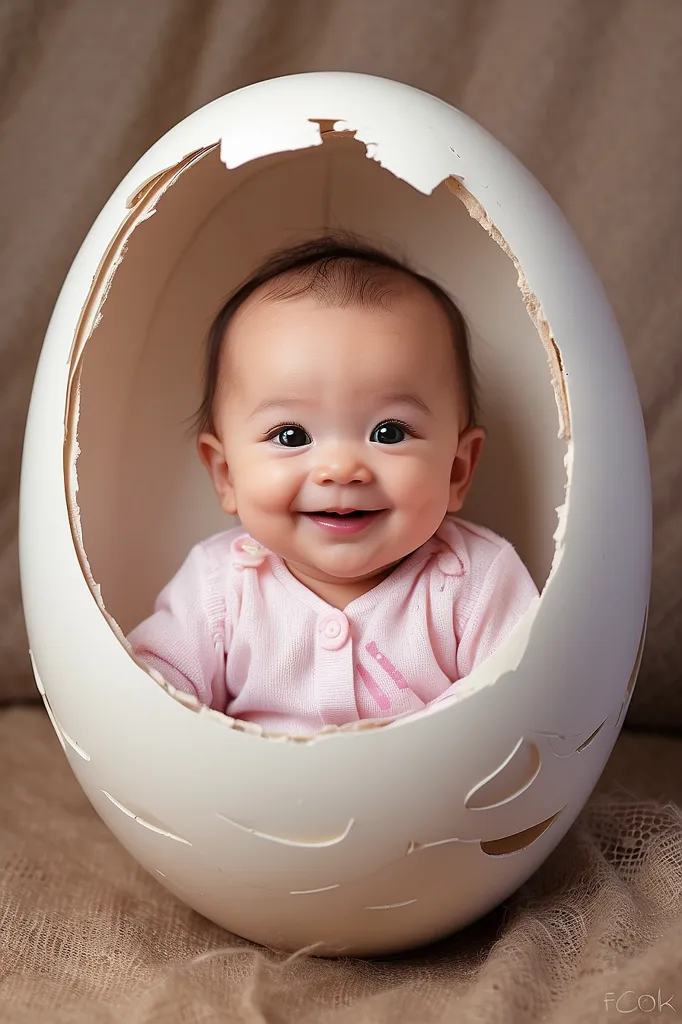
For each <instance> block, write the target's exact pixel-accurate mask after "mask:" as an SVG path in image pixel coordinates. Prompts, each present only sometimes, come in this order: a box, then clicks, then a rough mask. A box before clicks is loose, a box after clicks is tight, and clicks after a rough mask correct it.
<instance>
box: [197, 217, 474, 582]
mask: <svg viewBox="0 0 682 1024" xmlns="http://www.w3.org/2000/svg"><path fill="white" fill-rule="evenodd" d="M197 426H198V431H197V432H198V435H199V436H198V448H199V454H200V456H201V459H202V461H203V462H204V464H205V466H206V467H207V469H208V471H209V473H210V475H211V479H212V482H213V486H214V488H215V490H216V493H217V495H218V497H219V499H220V503H221V506H222V508H223V510H224V511H225V512H226V513H229V514H232V515H234V514H238V515H239V517H240V519H241V522H242V524H243V525H244V527H245V529H246V530H247V531H248V532H249V533H250V534H251V535H252V536H253V537H255V538H256V540H258V541H260V543H261V544H263V545H264V546H265V547H267V548H269V549H270V550H271V551H274V552H275V553H277V554H278V555H279V556H280V557H281V558H283V559H284V560H285V562H286V563H287V564H288V565H289V567H290V569H291V570H292V571H293V572H295V574H296V575H297V576H298V577H299V578H301V579H305V578H309V579H314V580H319V581H323V582H327V583H334V582H339V583H341V582H343V583H350V582H359V581H362V580H369V579H374V578H375V577H380V576H382V574H383V575H385V574H387V573H388V572H389V571H390V569H391V568H392V567H393V566H395V565H396V564H397V563H398V562H400V561H401V560H402V559H403V558H405V556H406V555H408V554H410V552H412V551H414V550H415V549H416V548H418V547H420V546H421V545H422V544H423V543H424V542H425V541H427V540H428V539H429V538H430V537H431V536H432V535H433V534H434V533H435V532H436V530H437V529H438V527H439V526H440V524H441V522H442V520H443V518H444V516H445V515H446V513H447V512H458V511H459V510H460V508H461V507H462V504H463V502H464V498H465V496H466V493H467V491H468V489H469V486H470V484H471V480H472V477H473V473H474V470H475V468H476V464H477V462H478V459H479V456H480V452H481V448H482V444H483V439H484V432H483V430H482V429H481V428H480V427H479V426H477V425H476V395H475V382H474V373H473V369H472V363H471V357H470V354H469V347H468V336H467V330H466V325H465V322H464V319H463V317H462V315H461V313H460V312H459V310H458V309H457V307H456V306H455V304H454V303H453V302H452V300H451V299H450V298H449V296H448V295H446V293H445V292H444V291H443V290H442V289H441V288H439V287H438V286H437V285H436V284H434V283H433V282H432V281H430V280H428V279H427V278H424V277H422V276H420V275H419V274H416V273H415V272H413V271H412V270H410V269H409V268H407V267H406V266H404V265H402V264H401V263H400V262H398V261H397V260H395V259H393V258H392V257H390V256H387V255H385V254H384V253H382V252H379V251H377V250H375V249H373V248H371V247H369V246H367V245H365V244H364V243H360V242H356V241H355V240H354V239H353V238H349V237H347V236H343V237H341V238H338V237H325V238H322V239H317V240H315V241H313V242H308V243H304V244H303V245H299V246H296V247H294V248H291V249H288V250H286V251H284V252H281V253H277V254H276V255H275V256H273V257H271V258H270V259H269V260H268V261H267V262H266V263H265V264H264V265H263V266H262V267H261V268H260V269H259V270H258V271H257V272H256V273H255V274H254V275H253V276H252V277H251V278H250V279H249V281H247V282H246V284H244V285H243V286H242V287H241V288H240V289H239V290H238V291H237V292H236V293H235V294H234V295H233V296H232V297H231V298H230V299H229V300H228V301H227V302H226V303H225V305H224V306H223V308H222V309H221V310H220V312H219V313H218V315H217V316H216V318H215V320H214V322H213V326H212V329H211V332H210V335H209V343H208V351H207V362H206V373H205V391H204V399H203V402H202V405H201V408H200V410H199V414H198V417H197ZM348 510H352V511H353V513H355V514H351V515H350V517H346V515H344V514H343V513H347V512H348ZM315 514H317V515H315Z"/></svg>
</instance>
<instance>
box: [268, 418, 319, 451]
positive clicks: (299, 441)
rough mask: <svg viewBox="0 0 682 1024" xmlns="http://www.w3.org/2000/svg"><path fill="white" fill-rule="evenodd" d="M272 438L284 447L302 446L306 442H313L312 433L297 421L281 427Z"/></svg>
mask: <svg viewBox="0 0 682 1024" xmlns="http://www.w3.org/2000/svg"><path fill="white" fill-rule="evenodd" d="M270 440H271V441H276V442H277V444H280V445H281V446H282V447H283V448H302V447H303V446H304V445H306V444H312V438H311V437H310V434H308V432H307V431H305V430H304V429H303V427H299V426H298V424H297V423H292V424H290V425H289V426H286V427H280V429H279V430H278V431H277V433H276V434H271V435H270Z"/></svg>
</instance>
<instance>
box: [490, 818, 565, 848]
mask: <svg viewBox="0 0 682 1024" xmlns="http://www.w3.org/2000/svg"><path fill="white" fill-rule="evenodd" d="M563 809H564V808H563V807H562V808H561V809H560V810H558V811H556V813H555V814H552V815H551V816H550V817H549V818H545V820H544V821H540V822H538V824H537V825H531V827H530V828H525V829H523V831H522V832H515V833H514V834H513V835H511V836H503V837H502V838H501V839H488V840H485V841H484V842H481V850H482V851H483V853H486V854H488V856H489V857H505V856H508V855H509V854H511V853H519V852H520V851H521V850H525V849H526V848H527V847H528V846H530V845H531V843H534V842H536V841H537V840H538V839H539V838H540V836H542V835H544V833H545V832H546V831H547V829H548V828H549V827H550V826H551V825H552V824H553V822H554V821H556V819H557V818H558V817H559V815H560V814H561V812H562V811H563Z"/></svg>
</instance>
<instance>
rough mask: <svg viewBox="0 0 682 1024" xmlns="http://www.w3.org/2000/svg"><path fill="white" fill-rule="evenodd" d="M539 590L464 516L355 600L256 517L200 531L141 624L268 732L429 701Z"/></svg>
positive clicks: (153, 660)
mask: <svg viewBox="0 0 682 1024" xmlns="http://www.w3.org/2000/svg"><path fill="white" fill-rule="evenodd" d="M536 595H537V589H536V587H535V585H534V583H533V581H532V580H531V578H530V576H529V574H528V572H527V570H526V569H525V567H524V565H523V563H522V562H521V560H520V559H519V557H518V555H517V554H516V552H515V551H514V549H513V548H512V546H511V545H510V544H509V543H508V542H507V541H505V540H502V539H501V538H500V537H498V536H497V535H496V534H494V533H492V532H491V531H490V530H487V529H484V528H483V527H481V526H474V525H472V524H471V523H467V522H464V521H463V520H460V519H453V518H448V517H446V519H445V520H444V521H443V523H442V524H441V526H440V528H439V529H438V530H437V532H436V533H435V534H434V536H433V537H431V539H430V540H429V541H427V543H426V544H423V545H422V547H420V548H418V549H417V550H416V551H414V552H413V553H412V554H411V555H409V557H408V558H407V559H406V560H405V561H404V562H402V563H401V564H400V565H399V566H398V567H397V568H396V569H394V570H393V572H392V573H391V575H390V576H388V577H387V578H386V579H385V580H383V581H382V582H381V583H379V584H378V585H377V586H375V587H374V588H373V589H372V590H370V591H369V592H368V593H366V594H364V595H363V596H361V597H358V598H356V599H355V600H354V601H351V602H350V604H348V605H346V607H345V608H344V610H343V611H339V610H338V609H337V608H334V607H333V606H332V605H329V604H327V602H326V601H323V600H322V598H320V597H318V596H317V595H316V594H314V593H313V592H312V591H311V590H308V588H307V587H305V586H304V585H303V584H302V583H301V582H300V581H299V580H297V579H296V578H295V577H294V576H293V575H292V574H291V573H290V572H289V570H288V569H287V567H286V565H285V564H284V562H283V561H282V560H281V558H279V557H278V556H277V555H275V554H273V553H272V552H271V551H268V550H266V549H265V548H263V547H261V546H260V545H259V544H258V543H257V542H256V541H254V540H253V539H252V538H251V537H249V536H248V534H246V533H245V531H244V529H243V527H237V528H235V529H232V530H227V531H225V532H222V533H219V534H216V535H215V536H213V537H210V538H209V539H208V540H205V541H202V542H201V543H200V544H197V545H196V546H195V547H194V548H192V550H191V551H190V553H189V555H188V556H187V558H186V560H185V562H184V564H183V565H182V567H181V568H180V570H179V571H178V573H177V574H176V575H175V576H174V578H173V579H172V580H171V581H170V583H168V584H167V586H166V587H165V588H164V589H163V590H162V591H161V593H160V594H159V596H158V598H157V600H156V604H155V609H154V613H153V614H152V615H151V616H150V617H149V618H148V619H146V620H145V621H144V622H142V623H141V624H140V625H139V626H138V627H137V628H136V629H134V630H133V632H132V633H131V634H130V637H129V640H130V643H131V644H132V647H133V650H134V651H135V653H136V654H137V655H138V657H139V658H140V659H141V660H142V661H144V662H145V663H146V664H147V665H148V666H149V667H150V668H153V669H155V670H156V671H157V672H159V673H160V674H161V675H162V676H163V677H164V679H166V680H167V681H168V682H169V683H170V684H171V685H172V686H174V687H175V688H176V689H178V690H183V691H185V692H187V693H192V694H195V695H196V696H197V697H198V698H199V700H200V701H201V702H202V703H204V704H206V705H209V706H210V707H212V708H215V709H217V710H218V711H222V712H225V713H226V714H228V715H230V716H231V717H233V718H238V719H242V720H247V721H250V722H256V723H258V724H259V725H261V726H262V727H263V729H265V730H267V731H275V732H287V733H298V734H300V733H310V732H315V731H317V730H319V729H321V728H323V727H324V726H325V725H327V724H333V725H343V724H345V723H348V722H353V721H357V720H358V719H371V718H373V719H377V718H387V717H393V716H395V715H400V714H404V713H405V712H409V711H417V710H419V709H420V708H423V707H424V706H425V705H426V704H428V703H429V702H431V701H433V700H435V698H437V697H440V696H442V695H443V694H444V693H445V692H446V691H447V690H448V689H449V688H450V687H454V686H456V684H457V681H458V680H460V679H462V678H463V677H464V676H466V675H468V674H469V673H470V672H471V671H472V669H473V668H474V667H475V666H476V665H478V664H479V663H480V662H481V661H483V659H484V658H486V657H487V656H488V655H489V654H490V653H491V652H492V651H493V650H494V649H495V647H497V646H498V645H499V644H500V642H501V641H502V640H504V639H505V637H506V636H507V635H508V634H509V632H510V631H511V629H512V627H513V626H514V625H515V623H516V622H517V621H518V619H519V618H520V617H521V616H522V615H523V613H524V612H525V611H526V609H527V607H528V605H529V604H530V602H531V601H532V599H533V598H534V597H535V596H536Z"/></svg>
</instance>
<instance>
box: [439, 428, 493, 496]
mask: <svg viewBox="0 0 682 1024" xmlns="http://www.w3.org/2000/svg"><path fill="white" fill-rule="evenodd" d="M484 442H485V430H484V429H483V427H469V428H468V429H467V430H465V431H464V432H463V433H462V434H460V437H459V444H458V445H457V453H456V455H455V459H454V462H453V463H452V470H451V471H450V501H449V503H448V512H459V510H460V509H461V507H462V505H463V504H464V499H465V498H466V496H467V494H468V492H469V488H470V487H471V484H472V482H473V479H474V473H475V471H476V466H477V465H478V463H479V460H480V458H481V453H482V451H483V444H484Z"/></svg>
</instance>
